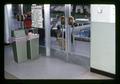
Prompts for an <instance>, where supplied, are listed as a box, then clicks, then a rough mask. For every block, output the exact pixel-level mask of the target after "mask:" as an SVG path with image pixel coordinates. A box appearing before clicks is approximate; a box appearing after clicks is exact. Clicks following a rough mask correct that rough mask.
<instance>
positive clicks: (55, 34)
mask: <svg viewBox="0 0 120 84" xmlns="http://www.w3.org/2000/svg"><path fill="white" fill-rule="evenodd" d="M64 10H65V5H64V4H51V6H50V17H51V23H50V24H51V54H52V55H54V56H58V57H60V58H63V59H64V58H65V52H64V51H65V17H64V16H65V13H64ZM62 56H63V57H62Z"/></svg>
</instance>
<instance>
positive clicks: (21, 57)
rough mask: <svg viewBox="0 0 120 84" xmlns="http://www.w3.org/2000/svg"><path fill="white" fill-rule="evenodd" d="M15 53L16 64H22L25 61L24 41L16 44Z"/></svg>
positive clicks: (25, 48) (25, 49)
mask: <svg viewBox="0 0 120 84" xmlns="http://www.w3.org/2000/svg"><path fill="white" fill-rule="evenodd" d="M16 52H17V60H18V62H23V61H26V60H27V45H26V41H19V42H16Z"/></svg>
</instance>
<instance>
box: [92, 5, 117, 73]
mask: <svg viewBox="0 0 120 84" xmlns="http://www.w3.org/2000/svg"><path fill="white" fill-rule="evenodd" d="M99 9H100V10H101V9H103V11H102V13H100V12H101V11H99ZM90 67H92V68H95V69H98V70H102V71H106V72H109V73H112V74H115V6H114V5H91V57H90Z"/></svg>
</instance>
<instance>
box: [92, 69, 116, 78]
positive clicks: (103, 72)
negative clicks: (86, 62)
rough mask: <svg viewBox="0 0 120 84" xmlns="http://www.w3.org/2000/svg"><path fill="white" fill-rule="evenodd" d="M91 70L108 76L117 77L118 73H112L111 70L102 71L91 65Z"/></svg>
mask: <svg viewBox="0 0 120 84" xmlns="http://www.w3.org/2000/svg"><path fill="white" fill-rule="evenodd" d="M90 71H91V72H94V73H97V74H101V75H104V76H108V77H111V78H116V75H115V74H111V73H109V72H105V71H102V70H98V69H95V68H92V67H90Z"/></svg>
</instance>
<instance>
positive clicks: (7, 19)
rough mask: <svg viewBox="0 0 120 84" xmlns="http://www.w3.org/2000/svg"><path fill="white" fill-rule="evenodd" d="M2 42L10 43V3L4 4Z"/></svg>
mask: <svg viewBox="0 0 120 84" xmlns="http://www.w3.org/2000/svg"><path fill="white" fill-rule="evenodd" d="M4 15H5V17H4V27H5V28H4V42H5V43H10V41H9V39H10V37H11V27H12V4H6V5H4Z"/></svg>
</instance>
